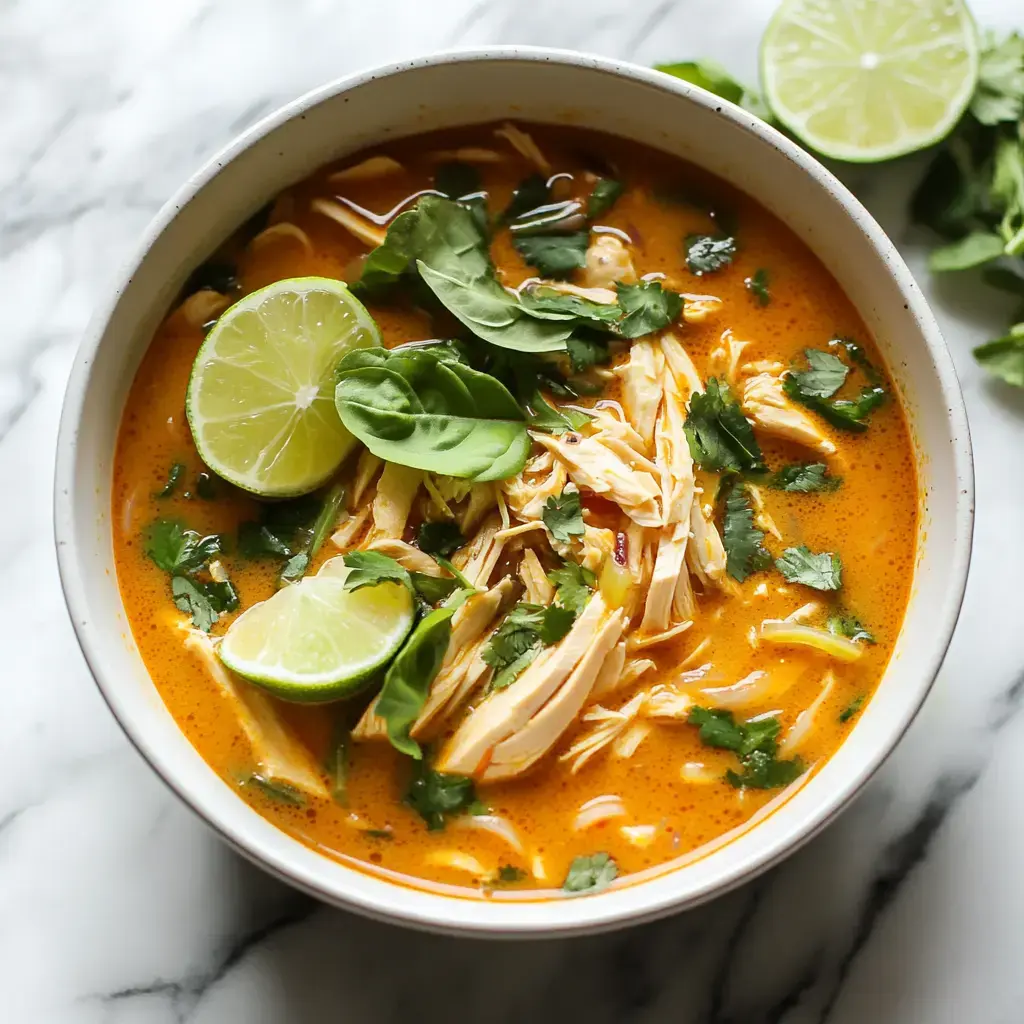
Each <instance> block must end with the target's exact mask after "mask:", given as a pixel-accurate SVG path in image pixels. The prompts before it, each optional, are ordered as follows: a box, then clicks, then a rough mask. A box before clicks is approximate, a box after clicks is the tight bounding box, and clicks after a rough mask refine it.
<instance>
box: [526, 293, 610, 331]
mask: <svg viewBox="0 0 1024 1024" xmlns="http://www.w3.org/2000/svg"><path fill="white" fill-rule="evenodd" d="M519 305H520V306H521V307H522V309H523V310H524V311H525V312H526V313H528V314H529V315H530V316H534V317H537V318H538V319H540V320H569V321H574V322H577V323H585V324H587V325H589V326H592V327H594V328H597V329H602V328H604V329H607V330H610V329H611V328H612V325H614V324H615V323H616V322H617V321H618V320H619V318H620V317H621V316H622V307H621V306H619V305H618V303H612V302H592V301H591V300H590V299H585V298H583V296H581V295H572V294H569V293H567V292H560V291H557V290H556V289H554V288H545V287H544V286H543V285H534V286H532V287H530V288H524V289H523V290H522V291H521V292H520V293H519ZM570 344H571V342H570Z"/></svg>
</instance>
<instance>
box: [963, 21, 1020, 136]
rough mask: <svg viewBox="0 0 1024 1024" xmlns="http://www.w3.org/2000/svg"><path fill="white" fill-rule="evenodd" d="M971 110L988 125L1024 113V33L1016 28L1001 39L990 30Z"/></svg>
mask: <svg viewBox="0 0 1024 1024" xmlns="http://www.w3.org/2000/svg"><path fill="white" fill-rule="evenodd" d="M970 110H971V113H972V114H973V115H974V116H975V117H976V118H977V119H978V121H980V122H981V123H982V124H984V125H994V124H999V123H1000V122H1005V121H1010V122H1013V121H1019V120H1020V119H1021V118H1022V117H1024V36H1021V35H1018V34H1017V33H1016V32H1013V33H1011V34H1010V35H1008V36H1007V37H1006V38H1005V39H1004V40H1002V42H997V41H996V37H995V35H994V33H992V32H988V33H986V36H985V40H984V48H983V49H982V52H981V62H980V64H979V66H978V84H977V85H976V86H975V89H974V96H973V97H972V99H971V107H970Z"/></svg>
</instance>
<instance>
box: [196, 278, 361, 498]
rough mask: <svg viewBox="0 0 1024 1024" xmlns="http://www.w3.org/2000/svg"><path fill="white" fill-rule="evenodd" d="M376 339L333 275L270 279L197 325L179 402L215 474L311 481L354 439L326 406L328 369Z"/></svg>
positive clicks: (262, 489) (259, 489)
mask: <svg viewBox="0 0 1024 1024" xmlns="http://www.w3.org/2000/svg"><path fill="white" fill-rule="evenodd" d="M379 344H380V333H379V331H378V330H377V325H376V324H375V323H374V321H373V319H372V317H371V316H370V314H369V313H368V312H367V311H366V308H365V307H364V306H363V305H362V303H361V302H359V300H358V299H356V298H355V297H354V296H353V295H352V293H351V292H350V291H349V290H348V288H347V286H346V285H345V283H344V282H342V281H336V280H332V279H330V278H320V277H304V278H291V279H288V280H284V281H277V282H275V283H274V284H271V285H268V286H267V287H266V288H261V289H260V290H258V291H255V292H253V293H252V294H250V295H247V296H245V298H243V299H240V300H239V301H238V302H236V303H235V304H234V305H233V306H231V307H230V308H229V309H228V310H226V311H225V312H224V313H223V314H222V315H221V317H220V318H219V320H218V321H217V323H216V325H215V326H214V327H213V329H212V330H211V331H210V333H209V334H208V335H207V337H206V340H205V341H204V342H203V344H202V347H201V348H200V349H199V353H198V355H197V356H196V360H195V363H194V365H193V368H192V376H191V378H190V380H189V386H188V393H187V397H186V403H185V409H186V415H187V417H188V422H189V426H190V427H191V430H192V436H193V438H194V440H195V444H196V448H197V450H198V451H199V454H200V456H201V457H202V459H203V461H204V462H205V463H206V464H207V465H208V466H209V467H210V468H211V469H212V470H213V471H214V472H216V473H217V474H218V475H219V476H222V477H224V479H226V480H228V481H229V482H231V483H233V484H234V485H235V486H237V487H240V488H242V489H243V490H247V491H251V492H253V493H255V494H258V495H260V496H262V497H293V496H295V495H298V494H305V493H308V492H309V491H312V490H315V489H316V488H317V487H319V486H320V485H321V484H323V483H324V482H326V481H327V480H328V479H329V478H330V477H331V476H332V475H333V473H334V472H335V471H336V470H337V468H338V466H339V465H340V464H341V462H342V460H343V459H344V458H345V456H346V455H347V454H348V453H349V452H350V451H351V450H352V448H353V447H354V445H355V439H354V438H353V437H352V435H351V434H350V433H349V432H348V431H347V430H346V429H345V427H344V426H343V424H342V423H341V420H340V418H339V417H338V413H337V410H336V408H335V406H334V370H335V367H336V366H337V364H338V362H339V361H340V360H341V358H342V357H343V356H344V355H345V353H346V352H349V351H351V350H352V349H353V348H358V347H366V346H372V345H379Z"/></svg>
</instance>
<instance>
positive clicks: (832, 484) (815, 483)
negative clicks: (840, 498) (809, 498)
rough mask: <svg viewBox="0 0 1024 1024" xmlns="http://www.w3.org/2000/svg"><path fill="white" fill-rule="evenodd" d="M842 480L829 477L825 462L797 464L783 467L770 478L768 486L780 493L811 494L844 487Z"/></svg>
mask: <svg viewBox="0 0 1024 1024" xmlns="http://www.w3.org/2000/svg"><path fill="white" fill-rule="evenodd" d="M842 482H843V481H842V479H841V478H840V477H837V476H829V473H828V467H827V466H826V465H825V463H824V462H796V463H793V464H792V465H790V466H783V467H782V469H780V470H779V471H778V472H777V473H774V474H773V475H772V476H771V477H769V478H768V486H769V487H774V488H775V489H776V490H778V491H796V492H799V493H801V494H810V493H812V492H814V491H834V490H836V489H837V488H838V487H840V486H841V485H842Z"/></svg>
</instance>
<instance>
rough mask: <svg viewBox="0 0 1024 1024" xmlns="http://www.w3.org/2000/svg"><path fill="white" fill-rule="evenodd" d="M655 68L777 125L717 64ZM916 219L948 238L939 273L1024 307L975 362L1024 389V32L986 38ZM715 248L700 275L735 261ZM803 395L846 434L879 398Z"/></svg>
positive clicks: (757, 287)
mask: <svg viewBox="0 0 1024 1024" xmlns="http://www.w3.org/2000/svg"><path fill="white" fill-rule="evenodd" d="M656 67H657V69H658V70H659V71H664V72H665V73H666V74H670V75H673V76H675V77H676V78H681V79H683V80H685V81H687V82H691V83H692V84H694V85H698V86H700V87H701V88H703V89H707V90H708V91H709V92H713V93H715V94H716V95H718V96H721V97H722V98H723V99H726V100H728V101H729V102H731V103H737V104H740V105H742V106H744V107H745V108H746V109H748V110H750V111H752V112H753V113H755V114H757V115H758V116H759V117H761V118H762V119H764V120H766V121H768V122H769V123H771V124H775V126H776V127H779V125H778V124H777V123H776V122H775V121H774V119H773V118H772V116H771V112H770V111H769V110H768V109H767V108H766V106H765V104H764V103H763V101H762V100H761V99H760V97H759V96H758V95H757V94H756V93H754V92H752V91H751V90H750V89H748V88H747V87H746V86H743V85H741V84H740V83H739V82H737V81H735V80H734V79H733V78H732V77H731V76H730V75H729V74H728V72H727V71H725V70H724V69H723V68H722V67H720V66H719V65H718V64H715V63H714V62H712V61H687V62H681V63H676V64H660V65H656ZM911 216H912V218H913V220H914V221H915V222H916V223H918V224H921V225H923V226H925V227H928V228H930V229H932V230H933V231H935V232H936V233H937V234H939V235H941V236H942V238H943V239H944V241H943V243H942V244H941V245H939V246H938V247H936V248H935V249H934V250H933V251H932V253H931V256H930V258H929V268H930V269H931V270H932V271H933V272H935V273H941V274H944V273H950V272H953V271H964V270H976V269H979V268H980V270H981V276H982V279H983V280H984V281H985V283H986V284H988V285H989V286H990V287H992V288H995V289H998V290H999V291H1002V292H1005V293H1006V294H1008V295H1011V296H1013V297H1014V298H1015V299H1017V300H1019V301H1018V306H1017V309H1016V312H1015V313H1014V314H1013V320H1014V322H1013V323H1012V324H1011V326H1010V327H1009V328H1008V329H1007V332H1006V334H1004V335H1003V336H1002V337H1000V338H995V339H993V340H992V341H989V342H986V343H985V344H984V345H980V346H979V347H978V348H976V349H975V350H974V355H975V357H976V358H977V360H978V362H979V363H981V365H982V366H984V367H985V368H986V369H987V370H989V371H991V372H992V373H993V374H994V375H995V376H996V377H998V378H1000V379H1001V380H1003V381H1005V382H1006V383H1008V384H1011V385H1014V386H1015V387H1024V35H1022V34H1020V33H1016V32H1015V33H1011V34H1010V35H1008V36H1006V37H1005V38H1002V39H999V38H997V37H996V36H995V35H994V34H992V33H987V34H986V36H985V39H984V41H983V48H982V53H981V64H980V69H979V77H978V84H977V87H976V90H975V93H974V97H973V99H972V101H971V104H970V106H969V108H968V110H967V113H966V114H965V115H964V117H963V119H962V120H961V122H960V124H959V125H958V126H957V128H956V129H955V131H954V132H953V133H952V134H951V135H950V136H949V137H948V138H946V140H945V141H944V142H942V143H941V145H940V146H939V147H938V149H937V150H936V152H935V155H934V157H933V158H932V161H931V163H930V165H929V167H928V169H927V171H926V173H925V175H924V177H923V179H922V181H921V183H920V185H919V186H918V188H917V190H916V192H915V193H914V196H913V198H912V200H911ZM713 241H714V240H712V239H704V240H702V241H700V242H699V244H695V245H694V246H691V249H690V251H691V256H692V258H694V259H696V260H697V261H698V262H697V265H698V269H702V270H703V269H713V264H714V263H715V262H716V261H719V260H723V259H728V258H729V247H728V245H727V244H726V243H728V242H729V241H730V240H728V239H722V240H718V241H714V244H712V242H713ZM691 269H692V265H691ZM758 274H761V272H760V271H759V272H758ZM758 274H755V275H754V276H753V277H752V278H750V279H749V280H748V282H747V287H748V288H749V289H750V291H751V294H752V295H754V296H755V297H756V299H757V300H758V301H759V302H761V303H762V304H765V303H767V302H768V301H769V300H770V296H769V293H768V288H767V278H766V277H764V276H762V277H759V276H758ZM809 358H810V357H809ZM808 375H814V376H812V377H810V381H811V382H813V381H819V382H821V386H822V387H825V386H827V381H828V380H829V379H830V378H829V375H828V368H827V366H825V365H821V366H816V365H815V364H814V363H813V362H812V363H811V366H810V369H809V370H808V371H806V373H805V374H804V377H805V378H807V377H808ZM796 379H797V378H796V376H795V375H794V377H793V378H790V380H791V382H793V381H795V380H796ZM840 383H841V382H840ZM790 387H791V388H794V389H795V388H796V384H795V383H791V384H790ZM818 390H819V391H820V388H818ZM833 390H834V389H833ZM802 391H803V394H804V401H805V404H808V405H812V406H813V407H814V408H816V409H817V410H818V411H819V412H821V413H822V415H825V416H826V418H828V419H829V421H830V422H831V423H833V425H835V426H838V427H841V428H843V429H847V430H849V429H857V424H859V423H860V422H861V421H862V420H863V418H864V416H866V415H867V413H869V412H870V411H871V409H873V408H874V407H875V404H877V401H878V400H877V399H874V398H872V397H871V393H870V391H869V389H866V390H865V392H864V393H862V395H861V396H860V398H859V399H857V400H855V401H847V402H831V403H830V402H829V395H828V394H821V393H817V394H815V393H814V392H815V385H814V384H813V383H811V384H809V387H808V388H807V389H806V390H803V389H802ZM790 393H791V394H793V392H792V391H791V392H790ZM794 397H796V396H795V395H794ZM873 403H874V404H873Z"/></svg>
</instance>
